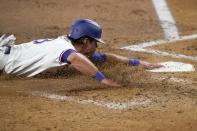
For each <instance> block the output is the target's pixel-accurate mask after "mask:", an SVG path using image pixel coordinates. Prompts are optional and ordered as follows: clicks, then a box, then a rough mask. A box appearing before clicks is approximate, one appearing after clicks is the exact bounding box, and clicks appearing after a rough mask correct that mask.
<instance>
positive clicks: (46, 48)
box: [4, 36, 76, 77]
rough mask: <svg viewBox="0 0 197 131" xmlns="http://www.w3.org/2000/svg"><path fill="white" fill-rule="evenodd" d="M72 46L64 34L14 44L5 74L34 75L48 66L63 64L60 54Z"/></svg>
mask: <svg viewBox="0 0 197 131" xmlns="http://www.w3.org/2000/svg"><path fill="white" fill-rule="evenodd" d="M69 49H73V50H76V49H75V48H74V46H73V45H72V44H71V41H70V40H69V39H68V38H67V37H66V36H60V37H58V38H56V39H40V40H35V41H31V42H29V43H23V44H20V45H14V46H13V47H12V48H11V52H10V54H9V55H8V59H7V61H6V63H5V66H4V71H5V72H6V73H7V74H15V75H26V76H28V77H31V76H34V75H36V74H38V73H40V72H43V71H45V70H47V69H49V68H52V67H57V66H63V65H65V64H66V63H62V62H61V61H60V58H61V55H62V54H63V53H64V52H65V51H67V50H69Z"/></svg>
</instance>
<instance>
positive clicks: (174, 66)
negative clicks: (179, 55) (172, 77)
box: [148, 61, 195, 72]
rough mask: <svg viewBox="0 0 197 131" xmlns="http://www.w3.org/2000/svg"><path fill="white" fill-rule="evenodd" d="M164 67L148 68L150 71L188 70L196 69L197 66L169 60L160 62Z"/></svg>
mask: <svg viewBox="0 0 197 131" xmlns="http://www.w3.org/2000/svg"><path fill="white" fill-rule="evenodd" d="M159 64H161V65H163V66H164V67H161V68H158V69H153V70H148V71H150V72H186V71H195V68H194V66H193V65H191V64H186V63H181V62H174V61H167V62H162V63H159Z"/></svg>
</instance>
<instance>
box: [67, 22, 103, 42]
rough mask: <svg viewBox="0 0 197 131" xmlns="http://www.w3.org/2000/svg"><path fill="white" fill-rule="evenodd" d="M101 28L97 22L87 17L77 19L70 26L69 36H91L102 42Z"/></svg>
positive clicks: (75, 37)
mask: <svg viewBox="0 0 197 131" xmlns="http://www.w3.org/2000/svg"><path fill="white" fill-rule="evenodd" d="M101 34H102V29H101V27H100V25H99V24H97V23H96V22H95V21H92V20H89V19H79V20H77V21H75V22H74V23H73V25H72V27H71V30H70V34H69V36H70V37H71V38H73V39H79V38H81V37H85V36H88V37H91V38H93V39H95V40H96V41H98V42H101V43H104V42H103V40H102V39H101Z"/></svg>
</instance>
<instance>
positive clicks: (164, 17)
mask: <svg viewBox="0 0 197 131" xmlns="http://www.w3.org/2000/svg"><path fill="white" fill-rule="evenodd" d="M152 2H153V5H154V8H155V11H156V13H157V16H158V18H159V21H160V24H161V27H162V29H163V31H164V34H165V38H166V39H168V40H170V39H178V38H179V33H178V30H177V27H176V23H175V20H174V18H173V17H172V15H171V12H170V9H169V8H168V5H167V3H166V0H152Z"/></svg>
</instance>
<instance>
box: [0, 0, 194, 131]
mask: <svg viewBox="0 0 197 131" xmlns="http://www.w3.org/2000/svg"><path fill="white" fill-rule="evenodd" d="M167 2H168V6H169V8H170V10H171V11H172V15H173V16H174V19H175V20H176V22H177V28H178V30H179V33H180V34H181V35H192V34H197V24H196V23H197V22H196V21H197V13H196V12H197V8H196V4H197V3H196V0H189V1H186V2H185V1H184V0H167ZM0 13H1V17H0V34H3V33H8V34H15V36H16V38H17V43H23V42H27V41H30V40H33V39H38V38H54V37H57V36H59V35H62V34H67V33H68V31H69V29H70V25H71V24H72V22H73V21H74V20H76V19H78V18H90V19H94V20H96V21H97V22H98V23H100V24H101V25H102V27H103V30H104V32H103V38H104V41H105V42H106V44H105V45H101V46H100V47H99V49H98V50H99V51H101V52H102V51H105V52H111V53H117V54H120V55H124V56H128V57H131V58H132V57H134V58H140V59H142V60H146V61H150V62H164V61H177V62H184V63H189V64H193V65H194V67H195V69H196V70H197V61H196V60H191V59H186V58H174V57H171V56H159V55H154V54H151V53H145V52H133V51H127V50H121V49H120V48H121V47H123V46H128V45H131V44H138V43H140V42H144V41H152V40H158V39H164V34H163V30H162V28H161V26H160V23H159V21H158V16H157V15H156V13H155V10H154V7H153V4H152V1H151V0H107V1H106V0H100V1H92V0H83V1H78V0H66V1H64V0H56V1H54V0H31V1H27V0H9V1H7V0H1V4H0ZM149 48H150V49H158V50H161V51H166V52H176V53H180V54H184V55H189V56H192V57H196V56H197V54H196V52H197V40H196V39H193V40H186V41H179V42H175V43H173V44H163V45H161V46H160V45H157V46H153V47H149ZM98 67H99V69H101V70H102V71H103V72H104V73H105V74H106V75H107V76H108V77H110V78H112V79H114V80H116V81H118V82H119V83H121V84H122V85H123V86H122V87H120V88H112V87H106V86H104V85H101V84H99V83H98V82H97V81H95V80H93V79H91V78H88V77H86V76H82V75H81V74H80V73H79V72H77V71H75V70H74V69H71V70H70V69H68V68H67V67H65V68H61V69H58V70H56V69H52V70H50V71H47V72H44V73H43V74H41V75H38V76H36V77H34V78H23V77H13V76H8V75H4V74H2V75H1V76H0V81H1V82H0V105H1V106H0V130H2V131H27V130H28V131H43V130H55V131H64V130H74V131H89V130H99V131H105V130H106V131H120V130H121V131H122V130H123V131H124V130H125V131H127V130H128V131H130V130H134V131H166V130H167V131H196V130H197V124H196V123H197V73H196V71H194V72H181V73H180V72H179V73H151V72H147V71H145V70H143V69H141V68H136V67H128V66H126V65H121V64H112V65H111V66H109V67H107V65H104V66H103V65H98Z"/></svg>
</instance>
